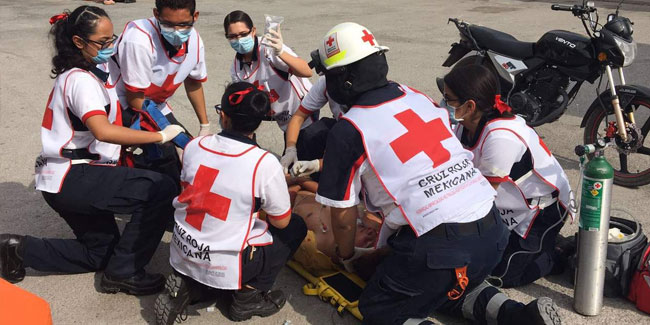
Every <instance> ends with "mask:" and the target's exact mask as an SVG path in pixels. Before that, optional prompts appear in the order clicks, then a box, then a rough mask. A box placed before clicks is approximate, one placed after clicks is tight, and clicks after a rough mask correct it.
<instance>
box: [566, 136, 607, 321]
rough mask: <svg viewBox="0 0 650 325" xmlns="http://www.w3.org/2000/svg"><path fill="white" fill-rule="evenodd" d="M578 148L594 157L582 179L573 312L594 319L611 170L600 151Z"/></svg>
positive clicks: (601, 283)
mask: <svg viewBox="0 0 650 325" xmlns="http://www.w3.org/2000/svg"><path fill="white" fill-rule="evenodd" d="M579 147H582V148H581V150H579V148H577V147H576V153H577V154H579V155H581V156H584V154H585V153H590V152H594V151H596V157H594V159H592V160H591V161H589V163H587V165H586V166H585V168H584V171H583V175H582V176H583V182H582V192H581V202H580V226H579V227H580V229H579V231H578V263H577V268H576V277H575V285H574V293H573V299H574V300H573V308H574V309H575V311H576V312H578V313H579V314H582V315H585V316H595V315H598V314H599V313H600V310H601V308H602V306H603V289H604V285H605V261H606V259H607V235H608V232H609V216H610V214H609V212H610V211H609V210H610V200H611V196H612V183H613V179H614V169H613V168H612V165H610V164H609V163H608V162H607V160H606V159H605V157H604V156H603V155H602V148H598V149H596V147H594V146H593V145H588V146H579ZM603 147H604V146H603ZM580 153H582V154H580Z"/></svg>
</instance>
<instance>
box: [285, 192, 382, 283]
mask: <svg viewBox="0 0 650 325" xmlns="http://www.w3.org/2000/svg"><path fill="white" fill-rule="evenodd" d="M303 185H307V186H301V189H311V188H309V184H303ZM292 190H293V191H292ZM295 190H296V187H295V186H294V187H293V188H291V187H290V191H292V192H293V193H292V195H291V196H292V198H295V199H294V202H293V212H294V213H295V214H297V215H299V216H301V217H302V218H303V219H304V220H305V223H306V224H307V229H308V231H307V237H305V240H304V241H303V242H302V244H301V245H300V247H299V248H298V251H296V254H295V255H294V259H295V260H296V261H297V262H298V263H300V264H302V265H303V267H305V268H306V269H307V271H309V272H310V273H312V274H314V275H316V276H320V275H324V274H328V273H331V272H333V271H335V270H336V269H337V268H336V266H335V265H334V264H333V263H332V261H331V257H334V256H335V255H336V253H335V244H334V234H333V233H332V230H331V228H332V225H331V221H330V209H329V207H327V206H323V205H321V204H320V203H318V202H316V200H315V194H314V193H313V192H310V191H305V190H299V191H295ZM361 212H363V211H360V213H359V215H360V218H359V219H358V220H357V221H358V222H357V231H356V234H355V238H354V239H355V240H354V242H355V246H357V247H364V248H369V247H373V246H374V244H375V241H376V240H377V231H378V229H379V219H378V218H377V217H375V216H374V215H373V214H371V213H367V212H364V213H361Z"/></svg>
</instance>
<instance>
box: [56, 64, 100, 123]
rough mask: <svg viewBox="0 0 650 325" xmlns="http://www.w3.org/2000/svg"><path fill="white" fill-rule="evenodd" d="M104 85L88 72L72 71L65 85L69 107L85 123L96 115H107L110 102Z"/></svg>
mask: <svg viewBox="0 0 650 325" xmlns="http://www.w3.org/2000/svg"><path fill="white" fill-rule="evenodd" d="M102 87H103V85H101V84H100V83H99V81H98V80H97V79H95V78H94V77H93V76H91V75H90V74H89V73H87V72H81V71H79V72H76V71H73V72H71V75H69V76H68V80H67V81H66V85H65V97H66V102H67V105H68V108H69V109H70V111H71V112H72V114H74V115H75V116H77V117H78V118H79V119H81V121H82V122H83V123H86V120H87V119H88V118H89V117H91V116H94V115H106V110H105V109H104V107H105V106H106V104H108V102H107V100H106V94H105V93H104V91H103V89H102Z"/></svg>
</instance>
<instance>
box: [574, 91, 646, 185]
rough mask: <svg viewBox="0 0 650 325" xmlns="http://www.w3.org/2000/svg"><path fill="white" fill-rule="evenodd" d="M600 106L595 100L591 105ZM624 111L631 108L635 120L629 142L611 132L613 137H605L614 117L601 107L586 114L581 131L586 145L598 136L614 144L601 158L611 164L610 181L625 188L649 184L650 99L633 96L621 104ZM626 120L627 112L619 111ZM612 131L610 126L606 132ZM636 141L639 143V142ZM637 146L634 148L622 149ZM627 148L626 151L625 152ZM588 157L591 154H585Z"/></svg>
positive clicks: (597, 100) (614, 120)
mask: <svg viewBox="0 0 650 325" xmlns="http://www.w3.org/2000/svg"><path fill="white" fill-rule="evenodd" d="M594 105H596V107H598V108H600V107H601V103H600V101H599V99H596V100H595V101H594V102H593V103H592V104H591V106H592V107H593V106H594ZM621 109H622V110H623V111H624V112H627V111H630V110H632V111H633V112H634V118H635V121H636V127H637V129H636V131H637V132H635V131H633V132H632V133H634V134H631V135H632V139H633V140H632V141H637V142H635V143H632V142H630V143H627V144H625V143H623V141H622V140H621V139H620V137H619V136H618V135H616V133H615V132H614V135H613V136H610V137H608V136H607V129H608V128H611V127H613V126H614V125H615V124H612V122H614V123H615V122H616V117H615V116H614V113H613V112H607V110H605V109H593V110H592V109H591V108H590V110H589V111H591V112H593V114H591V116H588V117H587V122H586V125H585V132H584V142H585V143H586V144H589V143H595V142H596V140H597V139H598V138H603V139H605V141H608V142H612V143H614V144H615V147H616V150H611V149H606V150H605V151H604V152H605V158H607V161H609V163H610V164H612V167H614V184H616V185H620V186H625V187H637V186H642V185H646V184H650V147H648V145H646V144H648V143H650V140H646V139H647V138H648V131H650V98H647V97H637V98H634V100H632V101H631V102H630V104H628V105H627V107H621ZM623 115H624V117H625V121H626V122H630V121H629V119H628V116H627V114H623ZM611 134H612V132H611V129H610V135H611ZM639 142H640V143H639ZM635 146H638V149H636V150H626V149H630V147H635ZM628 151H629V152H628ZM589 158H590V159H591V158H593V156H590V157H589Z"/></svg>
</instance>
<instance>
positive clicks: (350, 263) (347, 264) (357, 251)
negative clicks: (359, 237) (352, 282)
mask: <svg viewBox="0 0 650 325" xmlns="http://www.w3.org/2000/svg"><path fill="white" fill-rule="evenodd" d="M374 250H375V249H374V248H362V247H354V255H352V257H350V258H348V259H345V260H341V264H343V267H344V268H345V270H346V271H348V272H350V273H354V261H356V260H357V259H359V258H361V257H362V256H365V255H366V254H369V253H370V252H372V251H374Z"/></svg>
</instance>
